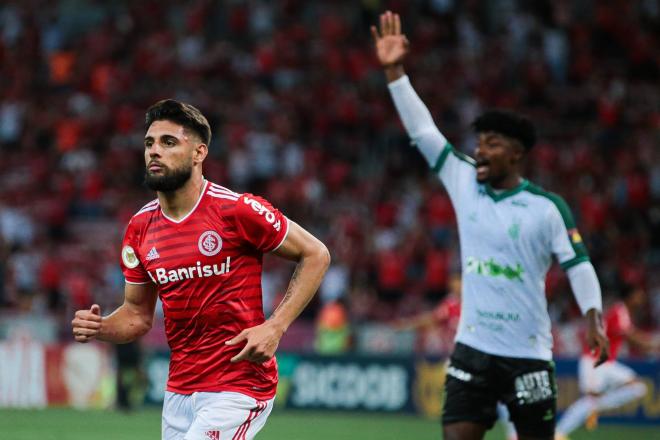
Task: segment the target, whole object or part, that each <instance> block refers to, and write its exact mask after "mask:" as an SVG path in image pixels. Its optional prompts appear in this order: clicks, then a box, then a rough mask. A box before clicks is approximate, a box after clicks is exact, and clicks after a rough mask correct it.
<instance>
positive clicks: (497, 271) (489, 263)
mask: <svg viewBox="0 0 660 440" xmlns="http://www.w3.org/2000/svg"><path fill="white" fill-rule="evenodd" d="M465 273H476V274H478V275H486V276H489V277H504V278H506V279H507V280H511V281H513V280H518V281H520V282H522V280H523V279H522V275H523V274H524V273H525V270H524V269H523V267H522V265H521V264H520V263H516V266H515V267H511V266H508V265H502V264H498V263H496V262H495V260H493V259H492V258H490V259H488V260H486V261H481V260H479V259H478V258H474V257H467V260H466V264H465Z"/></svg>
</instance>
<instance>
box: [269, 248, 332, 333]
mask: <svg viewBox="0 0 660 440" xmlns="http://www.w3.org/2000/svg"><path fill="white" fill-rule="evenodd" d="M329 265H330V254H329V252H328V250H327V249H326V248H325V246H323V247H322V248H321V249H319V250H318V252H315V253H314V254H311V255H308V256H303V257H302V258H301V259H300V261H299V262H298V265H297V266H296V269H295V271H294V272H293V275H292V277H291V281H290V282H289V286H288V288H287V290H286V294H285V295H284V298H283V299H282V301H281V302H280V304H279V305H278V306H277V309H275V311H274V312H273V314H272V315H271V317H270V318H269V319H268V322H270V323H271V324H274V325H275V326H276V327H278V328H279V329H280V330H281V331H282V333H284V332H285V331H286V330H287V329H288V328H289V326H290V325H291V323H292V322H293V321H294V320H295V319H296V318H297V317H298V315H300V313H301V312H302V311H303V309H304V308H305V307H306V306H307V304H309V301H310V300H311V299H312V297H314V294H315V293H316V291H317V290H318V288H319V285H320V284H321V280H322V279H323V275H324V274H325V271H326V270H327V269H328V266H329Z"/></svg>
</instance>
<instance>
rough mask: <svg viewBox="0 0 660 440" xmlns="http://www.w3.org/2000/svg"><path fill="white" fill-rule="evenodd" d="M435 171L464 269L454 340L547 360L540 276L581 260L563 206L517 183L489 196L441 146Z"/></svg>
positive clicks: (469, 164)
mask: <svg viewBox="0 0 660 440" xmlns="http://www.w3.org/2000/svg"><path fill="white" fill-rule="evenodd" d="M434 171H436V172H437V175H438V177H440V180H442V182H443V183H444V185H445V188H446V189H447V192H448V193H449V196H450V198H451V200H452V203H453V205H454V209H455V211H456V218H457V222H458V233H459V238H460V246H461V263H462V269H463V297H462V305H461V320H460V323H459V326H458V333H457V335H456V341H458V342H462V343H464V344H467V345H469V346H471V347H474V348H476V349H478V350H481V351H484V352H486V353H490V354H496V355H500V356H510V357H520V358H533V359H548V360H549V359H551V358H552V335H551V333H550V317H549V316H548V312H547V303H546V297H545V277H546V274H547V272H548V269H549V268H550V264H551V263H552V257H553V255H554V256H555V257H556V258H557V260H558V261H559V262H560V264H561V266H562V267H563V268H564V269H566V268H568V267H571V266H574V265H576V264H578V263H581V262H583V261H587V260H588V256H587V254H586V251H585V248H584V246H583V245H582V240H581V238H580V235H579V233H578V232H577V230H576V229H575V224H574V222H573V218H572V216H571V213H570V211H569V210H568V207H567V205H566V203H565V202H564V201H563V199H561V197H559V196H557V195H556V194H552V193H548V192H546V191H543V190H542V189H540V188H539V187H537V186H535V185H533V184H531V183H530V182H529V181H527V180H523V181H522V182H521V183H520V185H519V186H518V187H516V188H514V189H511V190H507V191H505V192H499V193H497V192H495V191H494V190H493V189H492V188H490V187H489V186H488V185H482V184H479V183H478V182H477V180H476V169H475V167H474V162H473V161H472V160H471V159H470V158H469V157H467V156H465V155H463V154H461V153H458V152H456V151H455V150H454V149H453V147H452V146H451V145H450V144H449V143H446V144H445V146H444V150H443V152H442V153H441V155H440V157H439V159H438V161H437V163H436V165H435V167H434Z"/></svg>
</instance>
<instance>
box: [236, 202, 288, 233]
mask: <svg viewBox="0 0 660 440" xmlns="http://www.w3.org/2000/svg"><path fill="white" fill-rule="evenodd" d="M243 203H245V204H246V205H249V206H251V207H252V209H253V210H254V211H255V212H257V213H258V214H259V215H261V216H263V217H264V218H265V219H266V221H267V222H268V223H270V224H271V225H273V228H275V230H276V231H277V232H279V231H280V229H282V222H281V221H280V220H277V218H276V217H275V214H273V212H272V211H271V210H270V209H268V208H266V207H265V206H264V205H262V204H261V203H259V202H258V201H256V200H254V199H251V198H249V197H248V196H244V197H243Z"/></svg>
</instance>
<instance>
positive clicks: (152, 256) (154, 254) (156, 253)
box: [147, 246, 160, 261]
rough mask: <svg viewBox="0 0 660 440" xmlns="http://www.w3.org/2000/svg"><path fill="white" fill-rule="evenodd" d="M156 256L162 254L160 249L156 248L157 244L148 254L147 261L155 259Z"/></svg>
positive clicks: (158, 256)
mask: <svg viewBox="0 0 660 440" xmlns="http://www.w3.org/2000/svg"><path fill="white" fill-rule="evenodd" d="M156 258H160V255H158V251H157V250H156V246H154V247H152V248H151V250H150V251H149V253H148V254H147V261H151V260H155V259H156Z"/></svg>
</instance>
